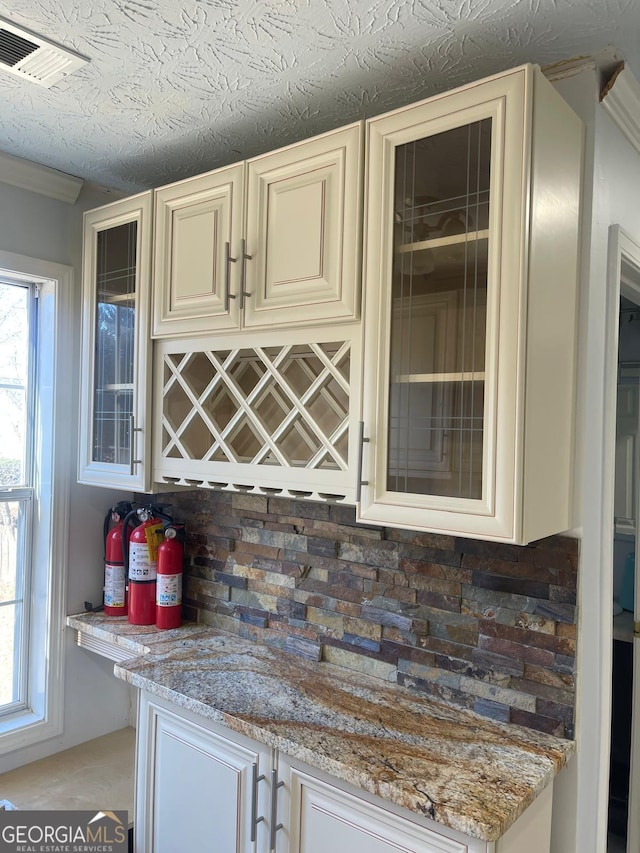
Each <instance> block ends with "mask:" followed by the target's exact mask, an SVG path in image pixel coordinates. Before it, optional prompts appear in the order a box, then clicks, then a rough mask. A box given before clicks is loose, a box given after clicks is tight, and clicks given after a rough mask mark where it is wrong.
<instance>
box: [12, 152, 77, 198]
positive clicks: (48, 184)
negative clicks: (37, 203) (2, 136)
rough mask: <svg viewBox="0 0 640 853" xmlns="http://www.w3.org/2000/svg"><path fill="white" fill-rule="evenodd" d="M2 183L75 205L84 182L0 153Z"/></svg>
mask: <svg viewBox="0 0 640 853" xmlns="http://www.w3.org/2000/svg"><path fill="white" fill-rule="evenodd" d="M0 182H2V183H4V184H11V185H12V186H14V187H20V189H23V190H29V191H30V192H32V193H39V194H40V195H46V196H49V198H55V199H57V200H58V201H64V202H66V203H67V204H75V203H76V201H77V199H78V195H79V194H80V190H81V189H82V185H83V183H84V181H83V180H82V178H74V177H73V176H72V175H65V173H64V172H58V171H57V170H56V169H50V168H49V167H48V166H41V165H40V164H39V163H32V162H31V161H30V160H23V159H22V158H21V157H14V156H13V154H5V153H4V152H3V151H0Z"/></svg>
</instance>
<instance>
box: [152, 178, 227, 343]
mask: <svg viewBox="0 0 640 853" xmlns="http://www.w3.org/2000/svg"><path fill="white" fill-rule="evenodd" d="M243 186H244V164H243V163H239V164H237V165H235V166H231V167H229V168H226V169H219V170H217V171H215V172H210V173H208V174H206V175H201V176H199V177H197V178H189V179H188V180H185V181H180V182H179V183H176V184H172V185H171V186H168V187H163V188H162V189H160V190H158V191H157V192H156V201H155V207H156V222H155V270H154V296H153V334H154V336H158V337H168V336H172V335H183V334H190V333H206V332H211V331H215V330H220V329H234V328H238V327H239V325H240V311H239V301H240V300H239V299H238V282H239V268H240V264H239V262H238V261H239V259H237V258H236V254H235V253H237V251H238V249H239V246H240V237H241V233H242V202H243Z"/></svg>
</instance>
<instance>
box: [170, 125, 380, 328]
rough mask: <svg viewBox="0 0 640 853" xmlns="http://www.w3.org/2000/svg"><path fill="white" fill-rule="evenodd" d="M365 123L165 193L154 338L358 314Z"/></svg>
mask: <svg viewBox="0 0 640 853" xmlns="http://www.w3.org/2000/svg"><path fill="white" fill-rule="evenodd" d="M362 135H363V126H362V123H358V124H354V125H350V126H348V127H344V128H341V129H340V130H337V131H333V132H330V133H326V134H323V135H322V136H318V137H314V138H313V139H308V140H305V141H303V142H300V143H298V144H296V145H292V146H289V147H287V148H284V149H281V150H279V151H274V152H271V153H269V154H265V155H263V156H260V157H256V158H254V159H252V160H249V161H247V162H246V163H240V164H238V165H235V166H231V167H229V168H226V169H221V170H217V171H215V172H210V173H209V174H207V175H201V176H199V177H197V178H191V179H188V180H186V181H181V182H179V183H177V184H173V185H171V186H169V187H164V188H162V189H160V190H158V191H157V192H156V232H155V272H154V299H153V301H154V322H153V333H154V335H155V336H156V337H170V336H176V335H188V334H202V333H207V332H214V331H215V332H219V331H224V330H232V329H236V330H237V329H239V328H241V327H244V328H277V327H282V326H301V325H302V326H304V325H309V324H314V323H324V322H328V321H331V322H338V321H346V320H353V319H354V318H355V317H356V316H357V315H358V311H359V292H360V247H361V208H362V192H361V185H362Z"/></svg>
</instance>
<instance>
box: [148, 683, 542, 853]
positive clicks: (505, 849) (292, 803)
mask: <svg viewBox="0 0 640 853" xmlns="http://www.w3.org/2000/svg"><path fill="white" fill-rule="evenodd" d="M136 759H137V760H136V817H135V851H136V853H184V851H194V853H195V851H198V853H207V851H211V853H545V851H546V853H548V851H549V847H550V827H551V803H552V785H549V786H548V787H547V788H546V789H545V790H544V791H543V792H542V794H541V795H540V796H539V797H538V798H537V799H536V801H535V802H534V803H533V804H532V805H531V806H530V807H529V808H528V809H527V811H526V812H525V813H524V814H523V815H522V816H521V817H520V818H519V819H518V820H517V821H516V823H514V824H513V826H512V827H511V828H510V829H509V830H508V832H507V833H506V834H505V835H504V836H503V837H502V838H500V839H499V840H498V841H496V842H486V841H481V840H479V839H477V838H470V837H469V836H467V835H464V834H463V833H461V832H457V831H455V830H453V829H449V828H446V827H444V826H441V825H440V824H438V823H434V822H433V821H430V820H428V819H427V818H424V817H422V816H420V815H417V814H413V813H412V812H409V811H407V810H406V809H403V808H401V807H399V806H395V805H393V804H391V803H388V802H386V801H384V800H382V799H381V798H380V797H377V796H375V795H373V794H369V793H367V792H365V791H362V790H360V789H358V788H355V787H354V786H353V785H350V784H348V783H346V782H342V781H340V780H338V779H336V778H335V777H333V776H330V775H328V774H326V773H323V772H322V771H320V770H317V769H315V768H311V767H309V766H307V765H305V764H303V763H302V762H299V761H297V760H296V759H291V758H289V757H288V756H285V755H283V754H282V753H280V752H278V751H276V750H272V749H269V748H267V747H265V746H263V745H262V744H259V743H257V742H256V741H254V740H252V739H250V738H248V737H245V736H244V735H241V734H237V733H236V732H233V731H231V730H229V729H227V728H225V727H224V726H222V725H219V724H217V723H214V722H212V721H211V720H207V719H205V718H203V717H200V716H198V715H196V714H194V713H192V712H189V711H187V710H185V709H183V708H179V707H177V706H175V705H172V704H171V703H169V702H166V701H164V700H162V699H160V698H158V697H156V696H152V695H150V694H147V693H144V692H142V693H141V696H140V703H139V712H138V739H137V756H136Z"/></svg>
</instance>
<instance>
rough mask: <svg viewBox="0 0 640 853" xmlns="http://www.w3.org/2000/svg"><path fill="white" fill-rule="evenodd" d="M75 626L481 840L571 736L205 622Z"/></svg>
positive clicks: (139, 675) (283, 744)
mask: <svg viewBox="0 0 640 853" xmlns="http://www.w3.org/2000/svg"><path fill="white" fill-rule="evenodd" d="M67 624H68V625H70V627H73V628H76V629H77V630H80V631H84V632H86V633H89V634H90V635H92V636H96V637H98V638H100V639H105V640H111V641H112V642H117V643H118V645H120V646H124V647H128V648H131V651H132V654H135V655H140V656H139V657H134V658H132V659H131V660H126V661H123V662H121V663H119V664H116V666H115V668H114V672H115V674H116V676H118V677H119V678H121V679H123V680H124V681H126V682H128V683H129V684H132V685H134V686H135V687H138V688H140V689H143V690H147V691H148V692H150V693H152V694H155V695H157V696H161V697H162V698H164V699H166V700H168V701H170V702H174V703H175V704H176V705H178V706H181V707H183V708H187V709H189V710H190V711H193V712H195V713H197V714H199V715H201V716H203V717H206V718H208V719H211V720H214V721H216V722H218V723H221V724H223V725H225V726H226V727H228V728H229V729H232V730H234V731H237V732H240V733H242V734H245V735H247V736H248V737H250V738H253V739H254V740H257V741H260V742H261V743H264V744H265V745H267V746H271V747H274V748H277V749H279V750H281V751H282V752H284V753H286V754H287V755H289V756H292V757H294V758H298V759H299V760H301V761H304V762H306V763H307V764H309V765H311V766H313V767H316V768H319V769H321V770H324V771H326V772H327V773H330V774H332V775H333V776H336V777H338V778H339V779H342V780H344V781H346V782H350V783H351V784H353V785H356V786H357V787H359V788H362V789H364V790H366V791H369V792H371V793H373V794H377V795H378V796H380V797H383V798H384V799H386V800H389V801H391V802H393V803H396V804H397V805H400V806H404V807H405V808H408V809H410V810H411V811H414V812H417V813H418V814H422V815H425V816H426V817H429V818H431V819H432V820H434V821H436V822H438V823H441V824H443V825H444V826H448V827H451V828H452V829H456V830H459V831H460V832H464V833H466V834H467V835H471V836H473V837H476V838H480V839H482V840H484V841H495V840H497V839H498V838H499V837H500V836H502V835H503V834H504V833H505V832H506V830H507V829H508V828H509V827H510V826H511V824H513V823H514V822H515V821H516V819H517V818H518V817H519V816H520V815H521V814H522V813H523V812H524V810H525V809H526V808H527V806H529V805H530V804H531V803H532V802H533V800H534V799H535V798H536V796H537V795H538V794H539V793H540V792H541V791H542V790H543V789H544V788H545V787H546V786H547V785H548V784H549V783H550V782H551V780H552V779H553V777H554V776H555V775H556V773H558V771H559V770H560V769H561V768H562V767H563V766H564V764H565V763H566V761H567V759H568V758H569V757H570V756H571V754H572V753H573V751H574V748H575V744H574V742H573V741H568V740H563V739H561V738H555V737H551V736H549V735H545V734H541V733H538V732H535V731H532V730H530V729H526V728H522V727H520V726H515V725H510V724H506V723H498V722H495V721H493V720H489V719H487V718H486V717H482V716H479V715H478V714H474V713H473V712H471V711H465V710H462V709H460V708H457V707H455V706H452V705H447V704H444V703H442V702H436V701H434V700H431V699H429V698H428V697H424V696H421V695H419V694H416V693H414V692H412V691H409V690H407V689H405V688H402V687H398V686H395V685H387V684H385V682H383V681H382V680H380V679H377V678H372V677H370V676H366V675H362V674H361V673H356V672H353V671H351V670H347V669H344V668H342V667H337V666H334V665H332V664H328V663H323V662H320V663H317V662H315V661H309V660H306V659H303V658H300V657H298V656H296V655H293V654H291V653H288V652H285V651H280V650H277V649H272V648H269V647H267V646H263V645H259V644H256V643H253V642H251V641H249V640H244V639H242V638H240V637H237V636H235V635H233V634H227V633H223V632H220V631H216V630H214V629H211V628H205V627H203V626H198V625H190V626H189V625H187V626H183V627H182V628H179V629H175V630H174V631H164V632H160V631H157V629H155V628H153V627H150V628H141V627H138V626H133V625H129V624H128V623H127V622H126V619H124V618H120V619H107V618H106V617H104V616H102V615H96V614H83V615H81V616H77V617H68V619H67Z"/></svg>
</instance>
